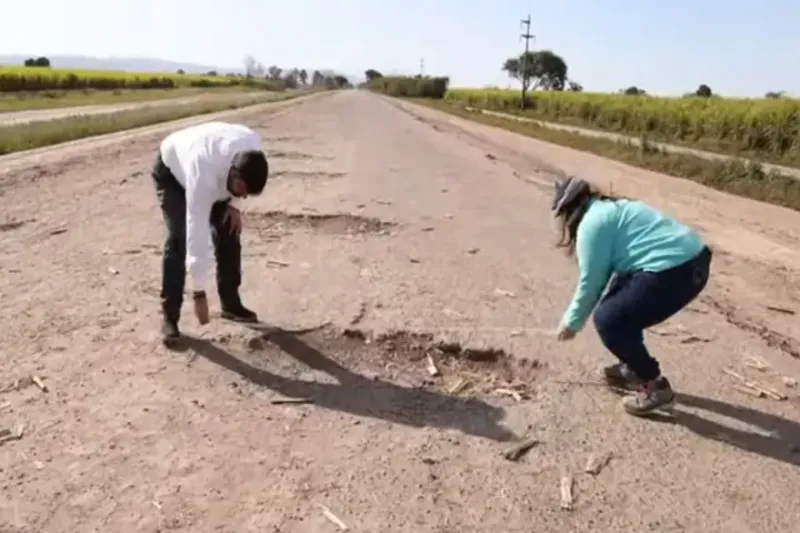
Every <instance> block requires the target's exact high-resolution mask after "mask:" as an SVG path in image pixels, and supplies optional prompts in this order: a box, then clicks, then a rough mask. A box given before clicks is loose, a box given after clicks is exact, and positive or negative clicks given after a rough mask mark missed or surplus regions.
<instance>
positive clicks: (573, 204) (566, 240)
mask: <svg viewBox="0 0 800 533" xmlns="http://www.w3.org/2000/svg"><path fill="white" fill-rule="evenodd" d="M580 187H581V189H580V191H578V193H577V195H576V196H575V198H574V199H573V200H571V201H570V202H569V203H568V204H565V205H564V206H562V207H561V212H560V213H559V215H558V222H559V230H560V232H561V238H560V239H559V241H558V242H557V243H556V248H564V249H565V252H566V254H567V256H569V257H571V256H573V255H575V241H577V239H578V226H579V225H580V223H581V220H583V216H584V215H585V214H586V210H587V209H589V204H590V203H591V201H592V200H610V201H612V202H615V201H617V200H624V199H626V198H624V197H622V196H613V195H611V194H605V193H602V192H600V190H599V189H598V188H597V187H595V186H594V185H590V184H589V183H587V182H582V183H581V184H580Z"/></svg>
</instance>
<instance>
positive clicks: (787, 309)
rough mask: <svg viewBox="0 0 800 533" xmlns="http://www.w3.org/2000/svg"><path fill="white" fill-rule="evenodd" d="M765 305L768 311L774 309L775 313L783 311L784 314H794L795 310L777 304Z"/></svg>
mask: <svg viewBox="0 0 800 533" xmlns="http://www.w3.org/2000/svg"><path fill="white" fill-rule="evenodd" d="M766 307H767V309H769V310H770V311H775V312H776V313H783V314H785V315H794V314H795V312H794V311H793V310H792V309H789V308H787V307H780V306H778V305H768V306H766Z"/></svg>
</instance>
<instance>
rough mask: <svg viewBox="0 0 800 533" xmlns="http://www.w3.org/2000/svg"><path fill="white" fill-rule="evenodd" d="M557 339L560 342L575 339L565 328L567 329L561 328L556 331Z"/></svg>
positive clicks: (573, 333)
mask: <svg viewBox="0 0 800 533" xmlns="http://www.w3.org/2000/svg"><path fill="white" fill-rule="evenodd" d="M557 338H558V340H560V341H569V340H572V339H574V338H575V332H574V331H572V330H571V329H569V328H567V327H564V326H562V327H561V328H560V329H559V330H558V336H557Z"/></svg>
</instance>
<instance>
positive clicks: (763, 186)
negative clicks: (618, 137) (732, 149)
mask: <svg viewBox="0 0 800 533" xmlns="http://www.w3.org/2000/svg"><path fill="white" fill-rule="evenodd" d="M409 101H412V102H414V103H417V104H421V105H424V106H426V107H430V108H433V109H438V110H440V111H445V112H447V113H450V114H452V115H456V116H459V117H463V118H467V119H470V120H473V121H475V122H480V123H482V124H486V125H489V126H496V127H499V128H503V129H505V130H508V131H512V132H515V133H520V134H522V135H527V136H528V137H533V138H536V139H540V140H542V141H546V142H550V143H553V144H558V145H561V146H566V147H569V148H574V149H576V150H581V151H583V152H589V153H592V154H596V155H599V156H602V157H607V158H609V159H615V160H617V161H621V162H623V163H627V164H629V165H633V166H636V167H640V168H644V169H647V170H652V171H655V172H661V173H663V174H669V175H671V176H676V177H679V178H686V179H689V180H692V181H694V182H697V183H699V184H701V185H705V186H707V187H711V188H714V189H717V190H720V191H724V192H727V193H731V194H735V195H737V196H742V197H745V198H750V199H753V200H758V201H761V202H767V203H770V204H774V205H779V206H782V207H788V208H790V209H794V210H797V211H800V181H798V180H796V179H793V178H792V177H790V176H785V175H782V174H779V173H777V172H770V173H767V172H764V170H763V168H762V167H761V166H760V165H758V164H753V163H745V162H742V161H740V160H734V161H714V160H707V159H703V158H701V157H697V156H694V155H690V154H677V153H670V152H665V151H663V150H659V149H657V148H655V147H653V146H652V145H650V144H648V143H646V142H645V143H644V145H643V146H637V145H634V144H632V143H625V142H617V141H613V140H610V139H600V138H594V137H588V136H585V135H580V134H578V133H573V132H567V131H561V130H555V129H551V128H547V127H544V126H540V125H538V124H535V123H529V122H521V121H517V120H512V119H504V118H500V117H496V116H491V115H484V114H483V113H480V112H478V111H467V110H465V109H464V108H463V107H461V106H453V105H451V104H448V103H446V102H444V101H441V100H428V99H410V100H409Z"/></svg>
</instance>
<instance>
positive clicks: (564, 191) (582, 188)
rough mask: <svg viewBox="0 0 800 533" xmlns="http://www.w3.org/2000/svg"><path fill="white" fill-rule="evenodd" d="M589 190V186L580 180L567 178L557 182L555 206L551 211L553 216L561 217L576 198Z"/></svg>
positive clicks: (554, 195) (554, 197)
mask: <svg viewBox="0 0 800 533" xmlns="http://www.w3.org/2000/svg"><path fill="white" fill-rule="evenodd" d="M587 190H589V184H588V183H586V182H585V181H583V180H582V179H580V178H567V179H565V180H559V181H556V182H555V191H554V194H553V205H552V207H551V210H552V212H553V216H556V217H557V216H559V215H561V213H563V211H564V208H565V207H566V206H567V205H569V204H570V203H572V202H573V201H574V200H575V199H576V198H578V197H579V196H581V195H582V194H584V193H585V192H586V191H587Z"/></svg>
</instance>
